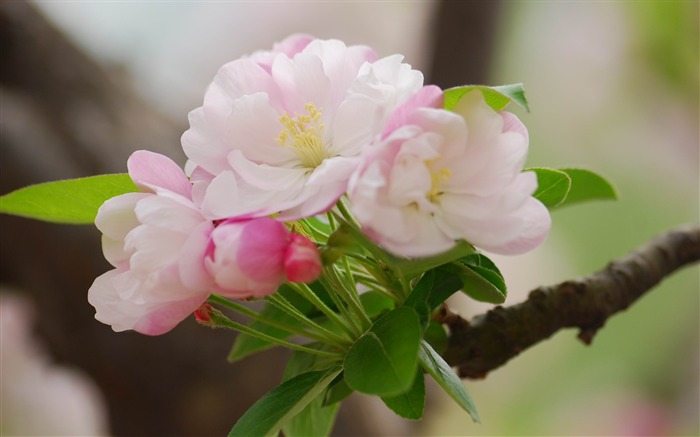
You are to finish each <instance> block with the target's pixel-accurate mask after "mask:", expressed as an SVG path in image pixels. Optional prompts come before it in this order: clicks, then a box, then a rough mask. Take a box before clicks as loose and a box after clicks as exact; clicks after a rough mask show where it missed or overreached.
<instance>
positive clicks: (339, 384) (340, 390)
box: [323, 374, 352, 405]
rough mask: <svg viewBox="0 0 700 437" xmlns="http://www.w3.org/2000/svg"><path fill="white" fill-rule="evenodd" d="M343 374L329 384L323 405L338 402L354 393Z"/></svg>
mask: <svg viewBox="0 0 700 437" xmlns="http://www.w3.org/2000/svg"><path fill="white" fill-rule="evenodd" d="M342 376H343V375H342V374H341V375H340V376H338V378H336V379H335V381H333V383H332V384H331V385H330V386H328V390H326V396H325V399H324V400H323V405H331V404H335V403H338V402H340V401H342V400H343V399H345V398H347V397H348V396H350V395H351V394H352V389H351V388H350V387H348V384H347V383H346V382H345V378H343V377H342Z"/></svg>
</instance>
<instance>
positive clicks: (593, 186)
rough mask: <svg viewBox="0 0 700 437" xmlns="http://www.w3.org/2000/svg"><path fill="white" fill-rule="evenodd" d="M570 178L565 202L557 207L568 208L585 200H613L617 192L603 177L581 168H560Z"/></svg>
mask: <svg viewBox="0 0 700 437" xmlns="http://www.w3.org/2000/svg"><path fill="white" fill-rule="evenodd" d="M559 171H560V172H562V173H566V175H567V176H569V178H571V189H570V190H569V194H568V195H567V196H566V200H564V202H562V203H561V204H559V205H558V206H559V207H561V206H568V205H572V204H575V203H579V202H585V201H587V200H615V199H617V191H616V190H615V187H613V186H612V184H611V183H610V182H608V181H607V180H606V179H605V178H604V177H602V176H600V175H599V174H596V173H594V172H592V171H590V170H584V169H581V168H561V169H559Z"/></svg>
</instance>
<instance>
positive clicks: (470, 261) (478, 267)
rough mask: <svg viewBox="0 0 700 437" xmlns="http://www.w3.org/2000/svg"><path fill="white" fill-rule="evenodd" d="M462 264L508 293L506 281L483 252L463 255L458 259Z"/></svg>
mask: <svg viewBox="0 0 700 437" xmlns="http://www.w3.org/2000/svg"><path fill="white" fill-rule="evenodd" d="M459 261H460V262H461V263H462V264H465V265H466V266H467V267H469V268H470V269H472V270H473V271H474V272H475V273H477V274H479V275H480V276H481V277H482V278H484V279H486V280H487V281H489V282H490V283H491V285H493V286H494V287H496V288H497V289H498V291H500V292H501V294H503V296H506V295H507V294H508V289H507V287H506V281H505V279H503V275H502V274H501V271H500V270H498V267H496V264H494V262H493V261H491V260H490V259H489V258H488V257H487V256H486V255H484V254H483V253H474V254H472V255H468V256H465V257H464V258H461V259H460V260H459Z"/></svg>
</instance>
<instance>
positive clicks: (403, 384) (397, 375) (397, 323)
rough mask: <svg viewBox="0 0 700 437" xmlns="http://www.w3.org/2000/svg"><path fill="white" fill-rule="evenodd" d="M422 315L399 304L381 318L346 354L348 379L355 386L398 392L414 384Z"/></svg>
mask: <svg viewBox="0 0 700 437" xmlns="http://www.w3.org/2000/svg"><path fill="white" fill-rule="evenodd" d="M420 337H421V328H420V323H419V321H418V315H417V314H416V312H415V311H414V310H413V309H411V308H409V307H405V306H402V307H399V308H396V309H394V310H392V311H390V312H388V313H387V314H386V315H384V316H383V317H382V318H380V319H379V320H377V321H376V322H375V323H374V324H373V325H372V327H371V328H370V329H369V330H368V331H367V332H366V333H365V334H363V335H362V336H361V337H360V338H359V339H358V340H357V341H356V342H355V343H354V344H353V345H352V347H351V348H350V350H349V351H348V353H347V355H346V356H345V364H344V368H345V382H347V384H348V386H350V388H352V389H353V390H357V391H359V392H362V393H369V394H377V395H387V396H390V395H396V394H400V393H403V392H405V391H406V390H408V389H409V388H410V387H411V384H412V383H413V378H414V376H415V372H416V369H417V366H418V362H417V358H418V345H419V342H420Z"/></svg>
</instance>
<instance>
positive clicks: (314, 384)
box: [228, 367, 342, 437]
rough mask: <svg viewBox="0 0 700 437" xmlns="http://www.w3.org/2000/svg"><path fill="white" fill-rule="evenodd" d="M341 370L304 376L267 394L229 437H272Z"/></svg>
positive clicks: (334, 369) (245, 414)
mask: <svg viewBox="0 0 700 437" xmlns="http://www.w3.org/2000/svg"><path fill="white" fill-rule="evenodd" d="M341 370H342V368H341V367H334V368H331V369H328V370H321V371H314V372H307V373H303V374H301V375H297V376H295V377H294V378H292V379H289V380H287V381H285V382H283V383H282V384H281V385H279V386H277V387H275V388H273V389H272V390H270V391H269V392H267V393H266V394H265V395H264V396H263V397H261V398H260V399H258V401H257V402H256V403H255V404H253V406H252V407H250V408H249V409H248V411H246V412H245V413H244V414H243V416H241V418H240V419H238V422H236V424H235V425H234V426H233V429H231V432H230V433H229V434H228V435H229V437H235V436H241V437H257V436H260V437H265V436H270V435H275V434H276V433H277V432H279V430H280V429H281V428H282V426H284V424H285V423H286V422H287V421H289V420H290V419H291V418H292V417H294V416H296V415H297V414H298V413H300V412H301V411H302V410H303V409H304V408H305V407H306V406H307V405H308V404H309V403H310V402H311V401H313V400H314V399H315V398H316V397H317V396H319V395H320V394H321V393H322V392H323V390H324V389H325V388H326V387H327V386H328V384H330V383H331V381H333V379H334V378H335V377H336V376H337V375H338V374H340V372H341Z"/></svg>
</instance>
